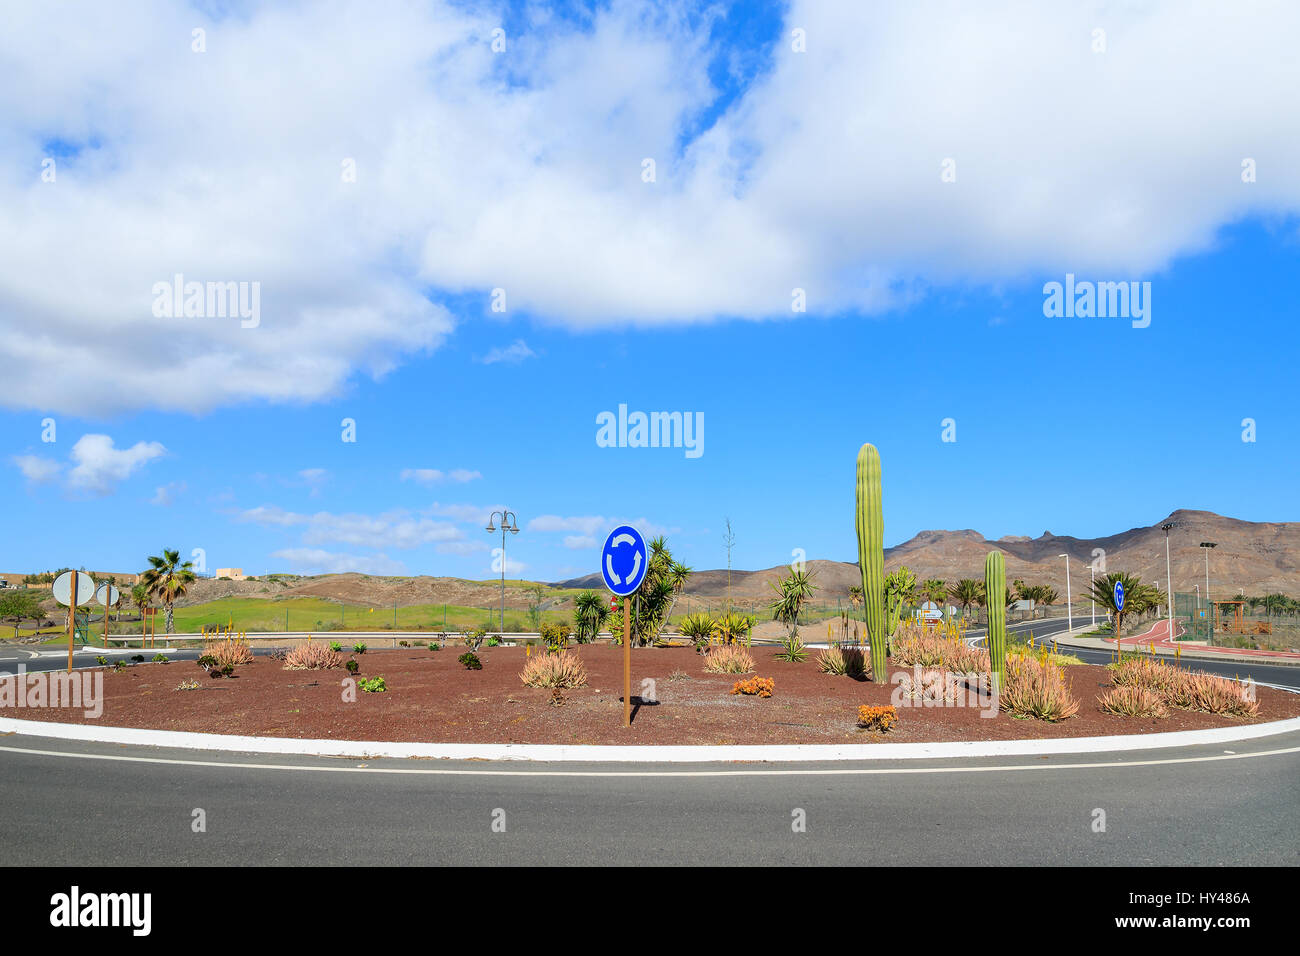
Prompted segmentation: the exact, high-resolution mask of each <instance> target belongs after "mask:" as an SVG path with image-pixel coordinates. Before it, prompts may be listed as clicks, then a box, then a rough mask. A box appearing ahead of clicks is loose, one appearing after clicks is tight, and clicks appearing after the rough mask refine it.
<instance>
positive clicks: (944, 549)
mask: <svg viewBox="0 0 1300 956" xmlns="http://www.w3.org/2000/svg"><path fill="white" fill-rule="evenodd" d="M1167 522H1173V524H1174V528H1173V530H1172V531H1171V532H1170V536H1169V552H1170V564H1171V567H1172V571H1173V586H1174V590H1175V591H1188V592H1190V591H1192V589H1193V585H1200V587H1201V588H1202V589H1204V588H1205V556H1204V553H1203V551H1202V550H1201V548H1200V547H1199V545H1200V543H1201V542H1202V541H1214V542H1216V543H1217V544H1218V547H1216V548H1215V549H1213V551H1211V553H1210V593H1211V595H1212V596H1214V597H1219V598H1221V597H1226V596H1227V595H1229V594H1233V595H1235V594H1237V593H1238V592H1239V591H1240V590H1242V589H1243V588H1244V589H1245V592H1246V594H1264V593H1267V592H1275V591H1276V592H1281V593H1283V594H1290V595H1300V522H1294V521H1292V522H1254V521H1240V520H1238V519H1236V518H1226V517H1224V516H1222V515H1217V514H1215V513H1214V512H1212V511H1182V510H1180V511H1175V512H1174V513H1173V514H1172V515H1170V516H1169V517H1168V518H1166V519H1164V520H1161V521H1157V522H1156V523H1155V524H1153V525H1151V526H1150V527H1145V528H1130V529H1129V530H1128V531H1122V532H1120V533H1119V534H1113V535H1109V536H1107V537H1104V538H1075V537H1072V536H1069V535H1054V534H1052V533H1051V532H1050V531H1044V532H1043V533H1042V534H1041V535H1039V536H1038V537H1037V538H1029V537H1025V536H1021V535H1008V536H1006V537H1004V538H1000V539H998V540H997V541H990V540H988V539H986V538H985V537H984V536H983V535H981V534H980V533H979V532H978V531H970V530H966V531H922V532H921V533H920V534H918V535H916V536H915V537H914V538H912V539H911V540H909V541H905V542H903V543H902V544H900V545H898V546H897V547H893V548H886V549H885V569H886V570H887V571H892V570H893V569H895V568H897V567H899V566H900V565H904V564H905V565H907V566H908V568H910V569H911V570H912V571H913V572H915V573H916V576H917V578H918V579H922V580H923V579H925V578H932V577H935V578H942V579H944V580H945V581H947V582H949V583H952V582H954V581H956V580H958V579H959V578H975V579H977V580H982V579H983V577H984V556H985V555H986V554H988V552H989V551H991V550H993V549H995V548H996V549H998V550H1000V551H1002V552H1003V553H1004V554H1005V555H1006V567H1007V581H1008V582H1010V581H1012V580H1014V579H1016V578H1023V579H1024V580H1025V581H1026V582H1028V583H1031V584H1050V585H1052V586H1053V587H1054V588H1056V590H1057V592H1058V593H1059V594H1060V595H1061V598H1062V600H1064V597H1065V559H1064V558H1061V557H1059V555H1062V554H1068V555H1069V556H1070V584H1071V590H1072V591H1073V593H1074V595H1075V599H1076V600H1078V596H1079V595H1080V594H1083V593H1084V592H1085V590H1086V588H1087V585H1088V579H1089V573H1088V568H1087V565H1088V564H1089V563H1091V562H1092V561H1093V560H1094V557H1098V558H1099V557H1100V554H1095V551H1104V552H1105V560H1106V565H1105V567H1106V569H1107V570H1111V571H1127V572H1129V573H1131V574H1136V575H1138V576H1139V577H1140V578H1142V580H1144V581H1149V582H1151V583H1155V584H1159V585H1160V587H1161V588H1164V586H1165V533H1164V532H1163V531H1161V530H1160V526H1161V525H1163V524H1165V523H1167ZM808 566H809V567H810V568H811V569H812V570H813V571H815V572H816V575H817V582H818V584H820V585H821V588H822V592H821V595H822V596H824V597H827V598H830V597H834V596H836V595H847V594H848V590H849V588H850V587H852V586H854V585H857V584H859V583H860V580H859V577H858V566H857V564H856V562H853V563H850V562H841V561H809V562H808ZM1098 570H1101V568H1100V565H1099V566H1098ZM785 571H786V568H785V567H784V566H779V567H774V568H768V569H766V570H763V571H736V570H733V571H732V572H731V593H732V596H733V597H734V598H736V599H747V600H755V599H759V598H766V597H767V596H768V595H769V594H770V591H771V589H770V588H769V586H768V582H771V581H776V580H777V579H778V578H779V577H780V576H781V575H782V574H783V573H785ZM559 586H563V587H591V588H601V587H603V585H602V583H601V580H600V575H599V574H594V575H587V576H585V577H582V578H574V579H572V580H569V581H564V582H562V583H561V585H559ZM685 593H687V594H690V595H694V596H699V597H717V596H721V595H725V594H726V593H727V572H726V570H725V569H723V570H720V571H697V572H695V573H694V574H692V575H691V577H690V580H689V582H688V584H687V586H686V591H685Z"/></svg>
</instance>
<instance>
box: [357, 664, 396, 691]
mask: <svg viewBox="0 0 1300 956" xmlns="http://www.w3.org/2000/svg"><path fill="white" fill-rule="evenodd" d="M354 663H355V662H354ZM357 686H358V687H360V688H361V689H362V690H363V691H365V692H366V693H367V694H382V693H384V692H385V691H386V690H388V688H387V687H385V686H384V679H383V678H382V677H363V678H361V680H359V681H357Z"/></svg>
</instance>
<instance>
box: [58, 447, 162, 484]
mask: <svg viewBox="0 0 1300 956" xmlns="http://www.w3.org/2000/svg"><path fill="white" fill-rule="evenodd" d="M166 451H167V449H166V448H164V447H163V446H162V445H161V444H160V443H159V442H156V441H150V442H145V441H140V442H136V443H135V444H134V445H132V446H131V447H130V448H117V447H116V446H115V445H114V443H113V439H112V438H111V437H109V436H108V435H82V436H81V437H80V438H79V439H77V443H76V444H75V445H73V446H72V461H73V466H72V468H71V470H70V471H69V472H68V486H69V487H70V488H72V489H74V490H77V491H88V492H92V493H94V494H100V495H104V494H108V493H109V492H110V491H112V490H113V487H114V486H115V485H116V484H117V483H118V482H120V481H123V480H125V479H126V478H129V477H130V476H131V475H132V474H133V473H134V472H136V471H138V470H139V469H140V468H142V467H144V466H145V465H146V464H148V463H149V462H151V461H153V460H154V459H155V458H159V457H161V456H162V455H164V454H165V453H166Z"/></svg>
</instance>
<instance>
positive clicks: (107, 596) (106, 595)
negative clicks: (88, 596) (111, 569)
mask: <svg viewBox="0 0 1300 956" xmlns="http://www.w3.org/2000/svg"><path fill="white" fill-rule="evenodd" d="M121 596H122V595H121V593H120V592H119V591H118V590H117V588H115V587H114V586H113V585H111V584H109V583H107V582H105V583H104V584H101V585H100V586H99V587H98V588H96V589H95V600H96V601H98V602H99V603H100V604H102V605H104V637H103V641H104V646H105V647H108V609H109V608H110V607H113V606H114V605H115V604H117V601H118V598H120V597H121Z"/></svg>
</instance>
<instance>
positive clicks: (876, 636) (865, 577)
mask: <svg viewBox="0 0 1300 956" xmlns="http://www.w3.org/2000/svg"><path fill="white" fill-rule="evenodd" d="M857 530H858V567H859V569H860V570H861V571H862V603H863V607H864V609H865V611H866V620H867V638H868V640H870V642H871V677H872V680H877V681H884V680H886V679H887V677H886V671H885V655H886V653H887V652H888V647H889V634H888V632H887V630H886V619H885V519H884V509H883V507H882V505H881V498H880V453H879V452H877V451H876V446H875V445H870V444H867V445H863V446H862V448H860V449H859V450H858V487H857Z"/></svg>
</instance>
